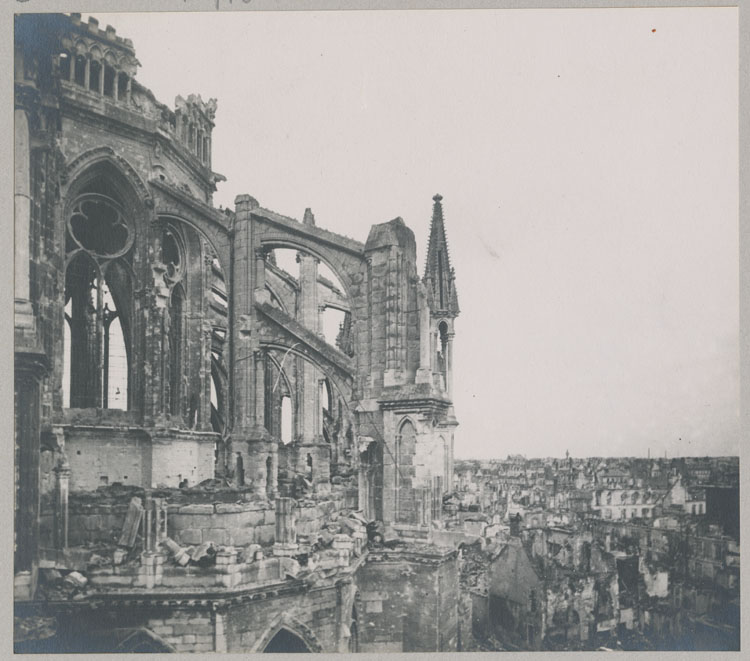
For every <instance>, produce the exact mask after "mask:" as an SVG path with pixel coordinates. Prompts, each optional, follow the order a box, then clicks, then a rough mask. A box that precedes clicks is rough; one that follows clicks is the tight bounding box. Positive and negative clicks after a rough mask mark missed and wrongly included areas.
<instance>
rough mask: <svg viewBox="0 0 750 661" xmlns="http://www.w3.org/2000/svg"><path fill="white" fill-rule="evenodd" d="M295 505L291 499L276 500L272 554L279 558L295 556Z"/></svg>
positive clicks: (296, 548)
mask: <svg viewBox="0 0 750 661" xmlns="http://www.w3.org/2000/svg"><path fill="white" fill-rule="evenodd" d="M295 506H296V503H295V501H294V499H292V498H277V499H276V537H275V539H274V544H273V554H274V555H279V556H293V555H296V553H297V550H298V546H297V526H296V521H295V516H294V508H295Z"/></svg>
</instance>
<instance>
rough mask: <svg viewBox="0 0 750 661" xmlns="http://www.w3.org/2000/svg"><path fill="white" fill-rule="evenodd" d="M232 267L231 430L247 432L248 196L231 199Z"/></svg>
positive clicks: (250, 419)
mask: <svg viewBox="0 0 750 661" xmlns="http://www.w3.org/2000/svg"><path fill="white" fill-rule="evenodd" d="M234 202H235V222H234V241H233V244H232V251H233V253H234V268H233V272H232V281H231V283H230V286H231V290H232V296H231V298H230V301H231V305H232V313H233V314H232V316H231V318H232V319H233V324H232V340H233V347H232V348H233V354H234V355H233V356H232V361H231V364H232V370H233V393H232V399H231V401H232V402H233V404H234V406H233V411H232V413H233V422H234V430H235V431H243V432H247V431H249V430H251V429H252V428H253V426H254V424H255V402H254V396H255V384H254V378H253V376H254V375H253V366H254V365H253V360H254V359H253V349H254V346H253V337H252V335H253V330H254V326H255V316H254V313H253V302H254V301H253V289H254V284H255V276H254V271H255V255H254V254H253V245H252V232H251V223H252V220H251V212H252V210H253V209H254V208H256V207H257V206H258V203H257V201H256V200H254V199H253V198H252V197H250V196H249V195H238V196H237V198H236V199H235V201H234Z"/></svg>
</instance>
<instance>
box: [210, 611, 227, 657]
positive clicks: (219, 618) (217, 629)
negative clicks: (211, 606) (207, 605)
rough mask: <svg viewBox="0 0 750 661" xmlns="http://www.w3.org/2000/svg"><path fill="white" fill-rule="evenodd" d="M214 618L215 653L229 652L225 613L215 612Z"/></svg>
mask: <svg viewBox="0 0 750 661" xmlns="http://www.w3.org/2000/svg"><path fill="white" fill-rule="evenodd" d="M213 618H214V652H226V651H227V636H226V631H225V628H224V613H220V612H219V611H217V610H215V611H213Z"/></svg>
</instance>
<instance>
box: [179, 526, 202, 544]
mask: <svg viewBox="0 0 750 661" xmlns="http://www.w3.org/2000/svg"><path fill="white" fill-rule="evenodd" d="M179 538H180V543H181V544H202V543H203V533H202V532H201V530H199V529H197V528H188V529H187V530H181V531H180V533H179Z"/></svg>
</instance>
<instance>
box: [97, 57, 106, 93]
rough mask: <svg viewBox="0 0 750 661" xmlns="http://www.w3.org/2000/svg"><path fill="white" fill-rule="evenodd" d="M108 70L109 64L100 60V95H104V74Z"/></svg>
mask: <svg viewBox="0 0 750 661" xmlns="http://www.w3.org/2000/svg"><path fill="white" fill-rule="evenodd" d="M106 71H107V65H106V64H105V63H104V60H102V61H101V62H99V95H100V96H104V74H105V73H106Z"/></svg>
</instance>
